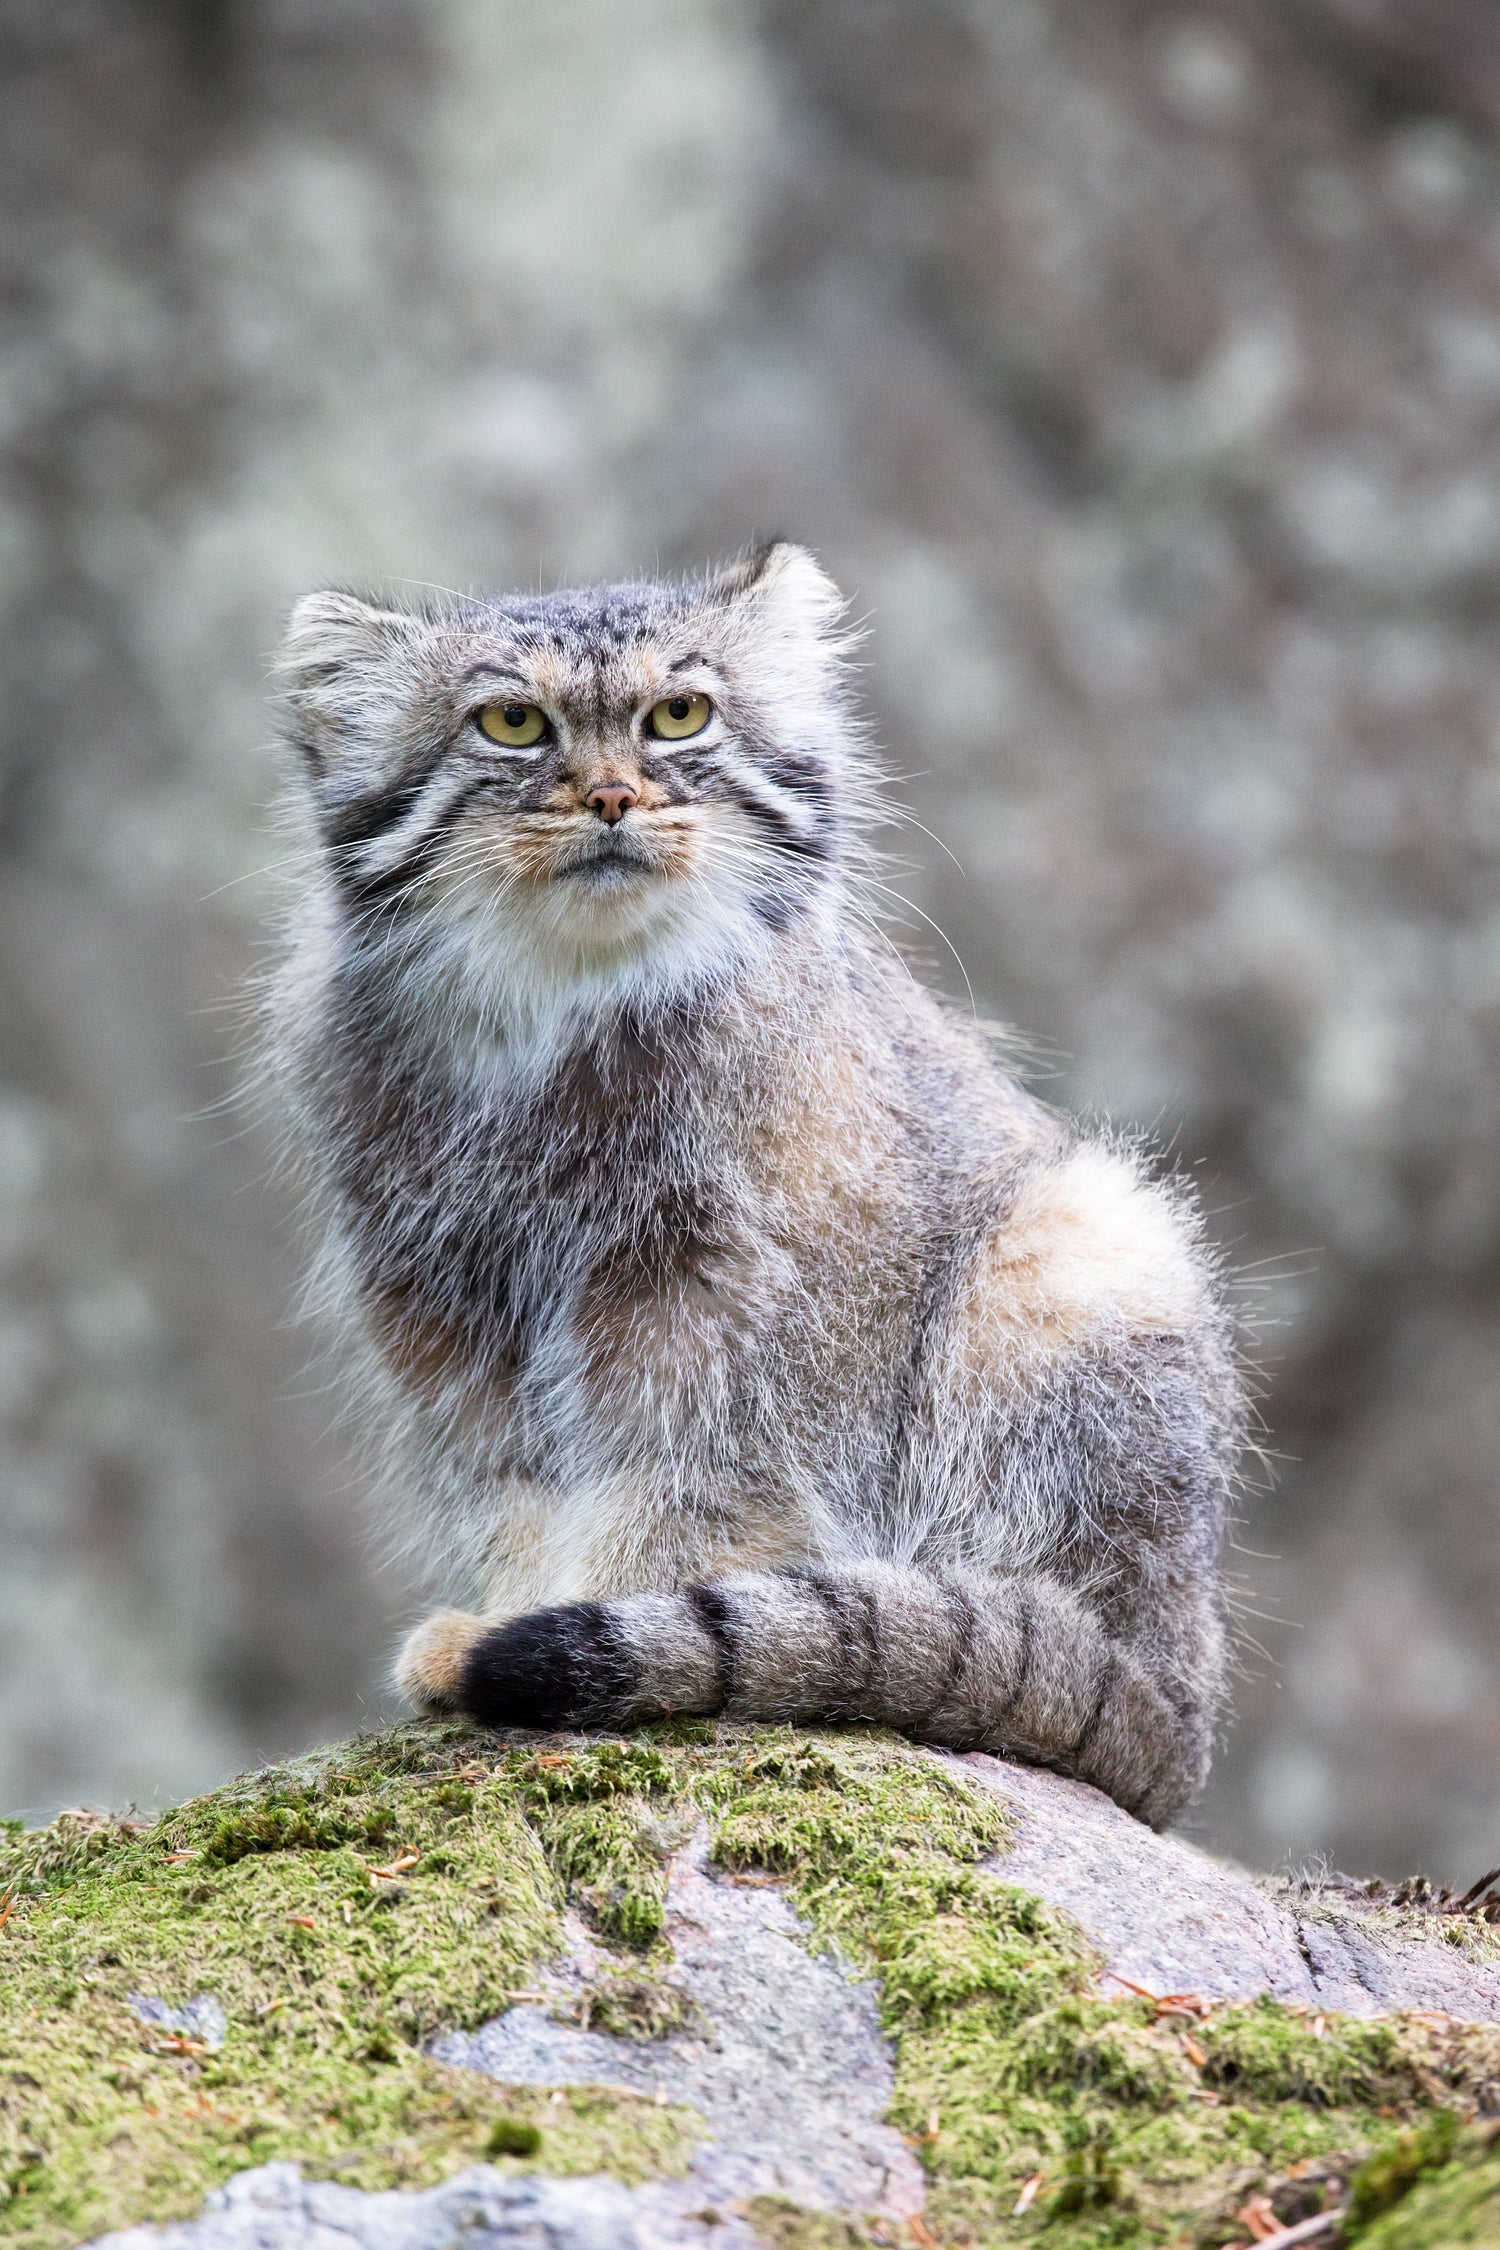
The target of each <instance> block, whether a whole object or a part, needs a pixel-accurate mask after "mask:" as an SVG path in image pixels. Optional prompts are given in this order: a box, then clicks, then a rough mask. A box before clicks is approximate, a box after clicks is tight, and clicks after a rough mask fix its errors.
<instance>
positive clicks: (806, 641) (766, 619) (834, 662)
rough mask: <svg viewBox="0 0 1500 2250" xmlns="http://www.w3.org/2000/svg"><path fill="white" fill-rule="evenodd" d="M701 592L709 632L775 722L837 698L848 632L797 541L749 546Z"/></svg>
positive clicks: (830, 586) (800, 716)
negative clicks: (712, 614) (712, 620)
mask: <svg viewBox="0 0 1500 2250" xmlns="http://www.w3.org/2000/svg"><path fill="white" fill-rule="evenodd" d="M708 599H709V602H710V604H711V606H712V608H713V609H714V610H715V611H716V612H717V616H718V619H719V621H720V624H719V632H718V633H717V634H716V635H715V639H716V640H718V641H719V642H720V644H721V645H724V644H726V643H727V646H726V647H725V653H726V655H728V656H730V658H731V660H732V661H733V662H734V663H735V664H736V665H737V666H738V667H739V668H740V669H741V671H742V673H743V676H744V677H745V678H746V680H747V681H748V682H751V683H753V685H754V688H755V692H756V694H757V695H758V697H759V698H760V701H761V703H762V705H763V706H764V707H765V709H766V710H767V711H768V712H770V711H775V712H777V713H778V714H779V720H780V723H782V724H785V725H788V726H798V725H801V724H802V723H803V720H804V716H805V713H806V711H807V710H808V709H809V708H811V707H813V706H822V705H826V704H827V703H828V702H829V700H830V699H832V700H834V701H836V702H840V701H842V700H843V697H844V694H845V688H846V670H847V663H848V658H849V655H850V652H851V650H852V649H853V647H854V644H855V639H856V636H855V635H854V634H852V633H850V632H848V631H847V630H846V629H845V627H844V624H843V617H844V606H845V605H844V597H843V595H842V594H841V593H840V592H839V590H838V588H837V586H835V584H834V583H833V580H832V579H831V578H830V577H829V576H828V573H827V572H826V571H825V570H823V569H822V568H821V566H820V565H819V564H818V563H817V562H816V561H815V560H814V558H813V557H812V556H811V555H810V554H809V553H808V551H807V549H806V548H805V547H799V546H797V545H795V544H794V542H793V541H792V540H790V539H777V540H775V541H773V542H772V543H771V544H770V545H769V546H765V547H757V548H756V549H755V550H754V551H753V552H752V553H750V554H748V555H745V556H743V557H742V558H741V559H740V561H738V562H735V563H731V564H730V565H729V567H728V569H727V570H722V571H720V572H719V573H718V575H717V576H716V577H715V578H712V579H710V580H709V583H708Z"/></svg>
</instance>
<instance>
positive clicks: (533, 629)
mask: <svg viewBox="0 0 1500 2250" xmlns="http://www.w3.org/2000/svg"><path fill="white" fill-rule="evenodd" d="M840 614H841V605H840V602H839V599H838V596H837V595H836V593H835V592H834V590H833V588H832V587H831V586H830V585H829V582H828V581H827V580H826V579H825V578H824V577H823V575H822V574H821V572H820V571H819V570H818V568H817V566H816V564H815V563H814V562H813V561H812V559H811V557H810V556H808V555H806V554H805V553H804V552H803V551H802V550H800V549H798V548H795V547H788V546H785V545H779V546H775V547H772V548H770V549H767V550H763V551H762V552H760V553H758V554H756V555H754V556H752V557H750V558H749V559H748V560H747V561H746V562H744V563H741V564H738V565H736V566H734V567H733V568H732V569H730V570H728V571H725V572H722V573H720V574H719V575H717V576H715V577H711V578H708V579H705V580H702V581H697V582H693V583H686V584H655V583H653V584H642V585H630V586H617V587H605V588H593V589H587V590H584V591H581V592H573V593H565V594H559V595H555V596H551V597H546V598H541V597H525V598H514V599H497V600H483V601H481V600H474V601H463V602H455V603H454V604H453V605H452V606H451V607H449V608H447V609H444V610H442V611H440V612H434V613H425V614H420V615H414V614H410V613H406V612H402V611H397V610H391V609H387V608H382V607H380V606H379V605H376V604H373V603H367V602H364V601H360V600H356V599H355V598H354V597H352V596H346V595H318V596H312V597H309V599H308V600H306V601H305V602H303V603H302V604H301V605H299V608H298V610H297V612H296V614H295V616H294V619H293V623H292V629H291V633H290V635H289V639H288V644H287V649H286V652H285V657H284V664H283V671H284V678H285V683H286V697H285V708H286V713H287V726H288V733H289V737H290V740H291V742H292V743H293V745H294V746H295V749H296V751H297V753H298V783H297V792H298V798H299V802H300V803H301V804H302V806H303V807H304V808H305V809H306V810H307V811H308V812H310V814H311V827H312V830H313V831H314V833H315V855H314V857H315V867H314V871H313V873H312V876H311V879H310V883H309V887H308V892H307V898H306V902H305V906H304V908H303V911H302V914H301V917H300V920H299V923H298V926H297V929H296V932H295V934H294V937H293V941H292V944H291V946H290V948H289V951H288V957H287V960H286V964H285V967H284V970H283V972H282V974H281V976H280V979H279V981H278V984H277V987H276V995H275V1001H274V1009H273V1016H274V1045H275V1051H276V1056H277V1061H278V1064H279V1071H280V1076H281V1079H282V1082H283V1084H284V1086H285V1087H286V1089H287V1090H288V1092H289V1094H290V1097H291V1102H292V1106H293V1109H294V1112H295V1116H296V1121H297V1126H298V1139H299V1145H300V1147H301V1150H302V1152H303V1155H304V1158H305V1160H306V1165H307V1170H308V1175H309V1179H310V1183H311V1188H312V1193H313V1198H314V1203H315V1207H316V1210H317V1213H318V1215H319V1220H320V1228H321V1235H322V1240H323V1243H324V1256H323V1263H322V1269H321V1270H322V1276H323V1283H324V1295H325V1297H326V1299H327V1301H328V1302H329V1303H330V1304H331V1305H332V1306H333V1308H334V1309H335V1311H336V1312H337V1314H338V1316H339V1318H340V1320H341V1322H342V1324H343V1328H344V1330H345V1333H346V1334H347V1335H348V1336H349V1338H350V1340H351V1342H352V1344H353V1347H354V1352H355V1358H356V1363H357V1369H358V1375H359V1389H358V1391H357V1394H356V1395H357V1397H358V1399H359V1401H360V1412H361V1415H362V1418H363V1421H364V1423H365V1426H366V1427H367V1428H370V1429H372V1430H374V1431H376V1432H377V1433H378V1435H379V1443H380V1446H381V1449H382V1453H383V1455H384V1457H385V1459H386V1461H387V1463H388V1467H389V1476H388V1479H387V1483H388V1488H389V1493H390V1510H391V1520H392V1523H393V1526H394V1527H395V1529H396V1530H397V1532H398V1534H399V1535H400V1537H401V1538H402V1539H403V1541H404V1542H405V1543H406V1544H408V1545H409V1546H410V1547H411V1548H412V1549H414V1550H416V1551H419V1552H420V1553H421V1554H422V1555H423V1556H424V1557H425V1559H426V1561H427V1563H428V1565H429V1567H430V1569H431V1572H432V1575H433V1578H434V1580H435V1581H436V1582H437V1583H438V1584H439V1585H440V1586H441V1587H442V1589H443V1590H444V1592H445V1593H447V1594H448V1596H449V1598H450V1599H451V1598H452V1597H453V1596H454V1595H455V1594H458V1595H467V1597H468V1599H469V1600H470V1601H471V1602H473V1604H474V1605H475V1606H474V1609H473V1610H472V1611H468V1612H457V1611H451V1610H450V1611H444V1612H440V1613H438V1614H437V1615H436V1616H435V1617H433V1618H430V1619H428V1620H427V1621H426V1623H425V1624H423V1625H421V1626H419V1627H418V1628H417V1630H416V1631H415V1632H414V1634H413V1635H412V1636H411V1638H410V1640H409V1641H408V1644H407V1647H406V1650H405V1652H404V1654H403V1657H402V1659H401V1664H400V1667H399V1669H398V1677H400V1678H401V1680H402V1682H403V1684H404V1685H405V1686H406V1687H407V1689H408V1691H409V1692H410V1693H411V1694H412V1695H413V1696H414V1697H415V1698H416V1699H417V1700H418V1701H420V1702H422V1703H425V1704H426V1705H428V1706H430V1707H433V1708H442V1707H453V1706H454V1705H462V1706H464V1707H467V1708H469V1709H471V1710H472V1711H474V1712H475V1714H476V1715H477V1716H480V1717H482V1718H485V1719H488V1720H491V1721H493V1722H495V1723H506V1722H515V1723H522V1722H528V1723H536V1722H538V1721H541V1722H548V1721H551V1722H557V1723H570V1722H571V1723H580V1722H583V1723H607V1724H612V1725H625V1724H630V1723H634V1722H637V1721H640V1720H642V1719H646V1718H649V1717H651V1716H654V1715H658V1714H659V1713H661V1712H663V1711H667V1710H671V1711H698V1712H709V1711H717V1710H725V1711H728V1712H731V1713H738V1714H742V1715H746V1716H754V1717H758V1718H768V1719H769V1718H795V1719H803V1720H813V1719H831V1718H839V1719H864V1720H870V1721H876V1722H880V1723H884V1724H888V1725H891V1726H895V1727H899V1728H904V1729H907V1730H909V1731H910V1732H912V1733H914V1734H916V1735H919V1736H921V1737H923V1738H925V1739H928V1740H931V1741H934V1742H939V1743H946V1744H952V1745H956V1746H961V1747H983V1748H985V1749H990V1750H996V1751H1001V1752H1005V1753H1009V1754H1014V1755H1017V1756H1020V1757H1023V1758H1027V1759H1032V1760H1035V1761H1038V1762H1041V1763H1045V1764H1049V1765H1052V1766H1055V1767H1057V1768H1059V1769H1061V1770H1063V1771H1065V1772H1068V1773H1073V1774H1077V1775H1079V1776H1081V1777H1082V1778H1084V1779H1086V1780H1089V1781H1092V1782H1095V1783H1097V1785H1098V1786H1099V1787H1101V1788H1103V1789H1105V1790H1107V1791H1109V1792H1110V1793H1111V1794H1112V1795H1113V1796H1115V1797H1116V1798H1117V1799H1118V1800H1119V1801H1120V1802H1121V1803H1122V1804H1124V1805H1126V1806H1128V1807H1129V1808H1131V1809H1132V1810H1133V1811H1136V1812H1138V1813H1139V1814H1140V1815H1141V1816H1142V1817H1144V1818H1146V1819H1148V1820H1150V1821H1152V1822H1153V1823H1157V1824H1159V1823H1161V1822H1162V1821H1164V1820H1166V1819H1168V1818H1169V1817H1170V1816H1171V1815H1172V1814H1173V1813H1175V1812H1176V1811H1177V1810H1178V1809H1179V1808H1180V1807H1181V1806H1182V1805H1183V1804H1184V1803H1186V1802H1187V1800H1188V1799H1189V1798H1190V1797H1191V1796H1192V1795H1193V1794H1194V1793H1195V1791H1196V1790H1197V1789H1198V1788H1199V1787H1200V1786H1201V1784H1202V1781H1203V1779H1204V1777H1205V1774H1206V1772H1207V1768H1208V1763H1209V1758H1210V1753H1211V1748H1212V1741H1213V1736H1214V1732H1215V1727H1216V1724H1217V1721H1218V1718H1219V1715H1220V1710H1221V1699H1222V1689H1223V1679H1224V1667H1225V1633H1224V1624H1223V1610H1222V1601H1221V1594H1220V1584H1219V1549H1220V1540H1221V1533H1222V1526H1223V1520H1224V1511H1225V1499H1226V1491H1227V1488H1228V1483H1229V1479H1230V1477H1231V1474H1232V1469H1233V1463H1234V1459H1235V1453H1236V1448H1237V1445H1238V1442H1239V1438H1240V1432H1241V1416H1242V1400H1241V1391H1240V1386H1239V1382H1238V1379H1237V1375H1236V1372H1235V1366H1234V1360H1233V1354H1232V1349H1231V1337H1230V1333H1229V1327H1228V1323H1227V1320H1226V1317H1225V1313H1224V1310H1223V1306H1222V1301H1221V1295H1220V1291H1219V1288H1218V1285H1217V1277H1216V1273H1215V1269H1214V1264H1213V1261H1212V1259H1211V1257H1210V1255H1209V1253H1208V1252H1207V1251H1206V1249H1205V1247H1204V1246H1203V1243H1202V1240H1201V1235H1200V1229H1199V1222H1198V1219H1197V1216H1196V1213H1195V1211H1194V1210H1193V1208H1192V1206H1191V1204H1190V1202H1189V1200H1188V1198H1187V1197H1186V1194H1185V1192H1184V1191H1183V1190H1182V1188H1181V1187H1180V1186H1179V1185H1178V1184H1176V1183H1175V1182H1171V1181H1165V1180H1162V1179H1161V1178H1158V1177H1157V1176H1155V1175H1154V1174H1153V1172H1152V1171H1151V1169H1150V1168H1149V1166H1148V1165H1147V1164H1146V1163H1145V1162H1144V1161H1143V1159H1142V1158H1141V1156H1140V1155H1139V1153H1138V1152H1137V1151H1136V1150H1134V1149H1133V1148H1132V1147H1130V1146H1127V1145H1125V1144H1122V1143H1120V1142H1118V1141H1115V1140H1112V1139H1110V1138H1108V1137H1103V1136H1092V1137H1091V1136H1088V1135H1085V1134H1083V1133H1081V1132H1080V1131H1079V1130H1078V1129H1077V1128H1076V1127H1075V1126H1073V1125H1072V1124H1070V1123H1069V1122H1067V1121H1066V1120H1064V1119H1062V1118H1060V1117H1058V1116H1057V1115H1055V1114H1054V1113H1052V1112H1051V1111H1049V1110H1047V1109H1046V1108H1044V1107H1043V1106H1042V1105H1041V1104H1040V1103H1038V1102H1037V1101H1036V1100H1034V1099H1033V1098H1032V1097H1031V1096H1030V1095H1029V1094H1028V1093H1027V1092H1026V1091H1025V1090H1024V1089H1022V1088H1021V1087H1020V1086H1019V1085H1018V1084H1017V1083H1016V1082H1015V1080H1014V1079H1013V1078H1012V1077H1011V1076H1009V1075H1008V1074H1007V1072H1006V1071H1005V1069H1004V1068H1003V1067H1002V1065H1001V1063H1000V1061H999V1060H998V1059H997V1056H996V1054H995V1052H994V1051H993V1049H992V1046H991V1045H990V1044H989V1043H987V1042H986V1040H985V1039H984V1038H983V1037H982V1036H981V1035H980V1034H979V1033H978V1032H977V1031H976V1030H974V1029H973V1028H971V1027H969V1026H968V1025H966V1024H965V1023H964V1022H963V1021H962V1020H960V1019H959V1018H958V1017H957V1016H956V1015H955V1014H952V1013H950V1012H949V1011H948V1010H947V1009H946V1008H945V1007H944V1006H943V1005H941V1004H940V1003H939V1002H938V1001H937V1000H936V999H935V998H933V997H932V996H931V995H930V994H928V993H926V992H925V991H923V990H922V989H921V988H920V987H919V986H917V985H916V984H915V983H914V981H913V979H912V977H911V975H910V973H909V972H908V970H907V969H906V967H905V966H904V965H903V963H902V962H901V961H900V960H899V959H897V958H896V956H895V954H894V953H893V951H892V949H891V947H890V945H889V944H888V942H887V941H886V939H885V938H884V936H883V935H882V934H881V932H880V931H879V930H878V928H877V927H876V926H875V924H874V923H873V921H872V917H871V914H870V911H869V907H868V900H867V892H866V889H865V877H866V874H867V872H868V868H869V865H870V861H869V856H868V853H867V849H866V846H865V844H864V843H863V841H862V837H863V832H864V830H865V829H866V827H867V826H868V824H869V819H870V816H871V815H872V814H875V813H878V810H879V805H880V799H881V794H882V791H883V787H884V785H883V783H882V782H881V780H880V778H879V776H878V773H877V772H876V770H875V768H874V766H873V764H872V762H871V760H870V759H869V757H868V755H867V752H866V749H865V746H864V744H863V741H862V739H861V735H860V731H859V728H858V725H857V723H856V722H855V720H854V719H853V717H852V716H851V711H850V705H849V698H848V688H847V643H846V641H845V640H844V639H843V638H842V637H841V631H840V624H839V620H840ZM941 661H942V652H941V651H934V662H935V663H941ZM688 693H692V694H701V695H703V696H705V697H706V698H707V699H708V702H709V707H710V711H711V718H710V721H709V724H708V725H707V727H706V729H705V731H704V733H703V734H702V735H701V736H700V737H698V738H696V739H694V740H690V741H683V742H680V743H673V742H667V741H661V740H658V739H656V738H655V737H654V736H653V735H652V734H651V732H650V724H651V722H650V721H649V720H648V719H647V716H646V714H647V713H648V712H649V711H650V710H651V709H652V707H653V705H654V704H656V703H657V702H658V699H660V698H661V697H663V696H664V695H668V694H679V695H683V694H688ZM912 693H913V700H914V702H915V703H917V704H918V705H919V704H920V699H921V683H920V682H913V683H912ZM497 698H498V699H499V700H501V701H509V702H511V703H518V704H525V705H535V706H536V707H537V708H538V709H540V710H541V711H542V712H543V714H544V716H545V719H546V722H547V733H546V735H545V737H544V739H543V740H542V741H541V742H539V743H538V744H535V745H532V746H530V747H528V748H527V749H525V750H524V751H516V752H511V751H508V750H506V749H505V748H504V747H503V746H501V747H497V746H496V745H495V744H493V743H492V742H490V741H489V740H488V739H487V738H486V736H485V735H484V734H483V733H482V732H481V731H480V729H479V727H478V725H477V724H476V713H477V712H478V711H479V710H480V709H481V708H482V707H484V706H485V705H486V704H487V703H489V704H494V703H495V701H496V699H497ZM622 790H623V791H624V792H625V796H626V798H628V800H629V801H628V803H625V809H624V811H623V814H622V813H621V812H620V810H619V808H620V805H621V803H622V802H624V800H623V799H622V798H621V795H620V792H621V791H622ZM601 791H603V794H602V795H601V794H600V792H601ZM611 791H613V793H614V794H613V797H611V794H610V792H611ZM606 815H607V816H606Z"/></svg>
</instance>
